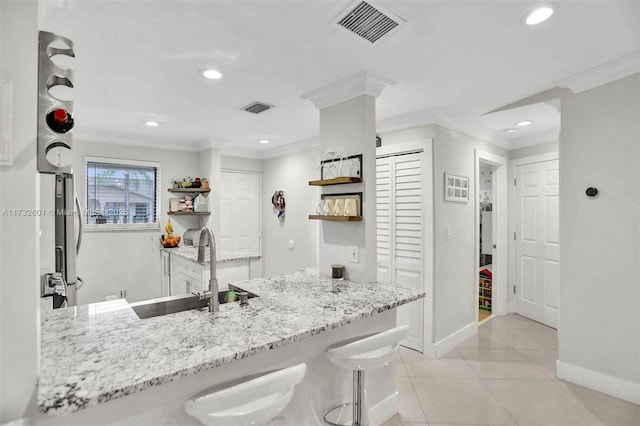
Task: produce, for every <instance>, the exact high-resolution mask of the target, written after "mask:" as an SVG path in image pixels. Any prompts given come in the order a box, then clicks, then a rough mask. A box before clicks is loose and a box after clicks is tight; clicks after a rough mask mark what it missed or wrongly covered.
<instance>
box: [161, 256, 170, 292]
mask: <svg viewBox="0 0 640 426" xmlns="http://www.w3.org/2000/svg"><path fill="white" fill-rule="evenodd" d="M160 267H161V268H162V269H161V271H160V277H161V284H160V285H161V287H160V294H161V295H162V297H166V296H171V272H170V271H171V263H170V255H169V253H167V252H166V251H164V250H160Z"/></svg>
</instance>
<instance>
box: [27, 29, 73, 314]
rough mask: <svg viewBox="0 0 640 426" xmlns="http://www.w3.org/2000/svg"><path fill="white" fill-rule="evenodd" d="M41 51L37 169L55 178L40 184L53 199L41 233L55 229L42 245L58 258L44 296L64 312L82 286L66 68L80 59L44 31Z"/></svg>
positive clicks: (69, 73)
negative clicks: (79, 270) (49, 298)
mask: <svg viewBox="0 0 640 426" xmlns="http://www.w3.org/2000/svg"><path fill="white" fill-rule="evenodd" d="M38 49H39V59H38V148H37V149H38V152H37V168H38V172H40V173H43V174H50V175H53V176H52V177H53V179H51V178H46V179H44V178H43V179H41V182H42V183H43V184H42V185H41V188H40V191H41V192H42V193H44V195H52V196H53V198H54V201H53V206H49V207H50V208H47V209H42V210H41V213H42V214H41V222H43V223H42V226H43V228H42V229H47V230H49V231H50V230H51V229H52V228H53V230H54V232H53V234H54V236H53V244H46V245H45V244H41V251H44V252H45V254H53V259H54V262H53V270H50V271H43V272H44V273H43V274H42V277H41V295H42V296H43V297H53V307H54V308H60V307H65V306H74V305H76V304H77V295H76V292H77V290H78V288H79V284H80V283H81V280H80V279H79V278H78V276H77V272H76V258H77V254H78V252H79V250H80V244H81V241H82V225H83V216H82V209H81V208H80V203H79V200H78V197H77V195H76V191H75V183H74V174H73V168H72V160H73V156H72V149H73V127H74V124H75V123H74V119H73V100H72V99H73V88H74V86H73V81H74V78H73V70H72V69H71V68H70V67H68V66H66V65H65V64H67V63H68V61H67V60H65V59H69V58H74V57H75V54H74V52H73V43H72V42H71V41H70V40H69V39H67V38H65V37H61V36H58V35H55V34H53V33H49V32H45V31H41V32H40V33H39V47H38ZM61 59H62V60H61ZM51 222H53V223H51Z"/></svg>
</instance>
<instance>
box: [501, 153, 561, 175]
mask: <svg viewBox="0 0 640 426" xmlns="http://www.w3.org/2000/svg"><path fill="white" fill-rule="evenodd" d="M558 158H559V155H558V152H557V151H553V152H545V153H544V154H537V155H531V156H529V157H522V158H516V159H515V160H510V163H511V166H513V169H514V170H515V168H516V166H522V165H524V164H533V163H542V162H545V161H551V160H557V159H558ZM514 177H515V174H514Z"/></svg>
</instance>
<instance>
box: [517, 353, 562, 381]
mask: <svg viewBox="0 0 640 426" xmlns="http://www.w3.org/2000/svg"><path fill="white" fill-rule="evenodd" d="M518 352H520V353H521V354H522V356H524V357H525V358H526V359H528V360H529V362H531V363H532V364H534V365H536V366H537V367H538V368H540V369H541V370H542V371H543V372H544V374H546V375H547V376H548V377H549V378H551V379H555V378H556V361H557V360H558V351H557V350H555V349H518Z"/></svg>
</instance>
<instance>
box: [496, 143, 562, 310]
mask: <svg viewBox="0 0 640 426" xmlns="http://www.w3.org/2000/svg"><path fill="white" fill-rule="evenodd" d="M558 159H559V153H558V151H552V152H545V153H544V154H537V155H530V156H528V157H522V158H516V159H514V160H509V176H508V178H507V187H508V188H509V191H508V192H509V195H508V198H509V213H508V214H509V220H508V221H509V227H508V231H507V240H508V241H509V255H508V256H509V271H508V282H507V293H508V294H510V295H511V298H510V299H509V300H508V301H507V307H506V312H516V304H515V299H514V298H513V290H512V289H513V286H515V285H516V264H515V262H516V244H515V241H514V240H513V238H511V237H509V236H512V235H513V233H514V232H516V202H517V200H516V187H515V185H514V184H513V182H514V179H515V178H516V167H518V166H524V165H526V164H534V163H542V162H545V161H552V160H558Z"/></svg>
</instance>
